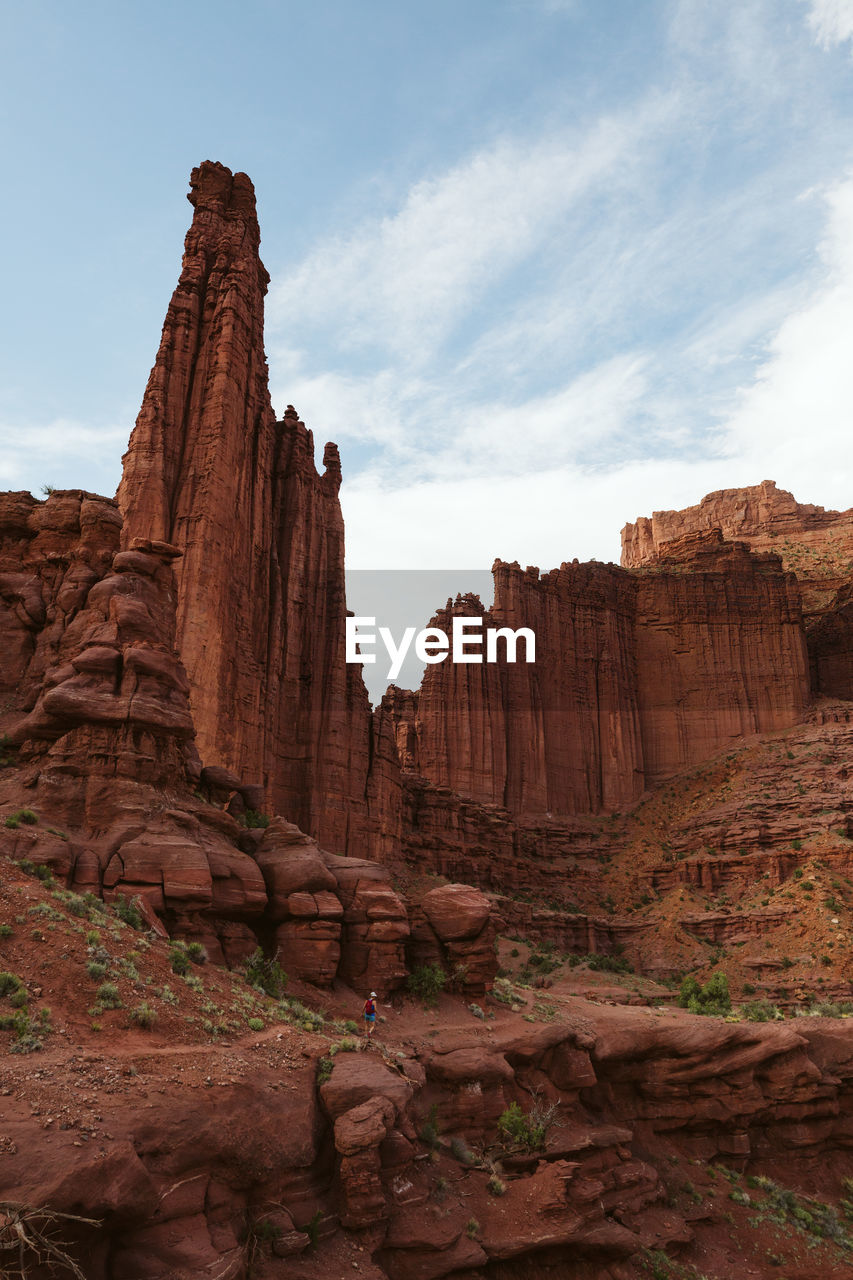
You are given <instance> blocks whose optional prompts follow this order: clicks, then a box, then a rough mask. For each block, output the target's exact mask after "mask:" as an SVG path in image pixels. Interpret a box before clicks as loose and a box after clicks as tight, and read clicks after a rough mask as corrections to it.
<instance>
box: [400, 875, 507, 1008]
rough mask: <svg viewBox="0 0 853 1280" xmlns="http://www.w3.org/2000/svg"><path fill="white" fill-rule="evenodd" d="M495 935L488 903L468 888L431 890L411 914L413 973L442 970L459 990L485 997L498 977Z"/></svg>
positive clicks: (463, 885)
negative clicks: (427, 968)
mask: <svg viewBox="0 0 853 1280" xmlns="http://www.w3.org/2000/svg"><path fill="white" fill-rule="evenodd" d="M496 936H497V930H496V928H495V918H494V913H493V911H492V906H491V903H490V901H489V899H488V898H487V897H486V896H485V895H484V894H483V893H481V892H480V890H479V889H474V888H472V887H471V885H467V884H446V885H442V886H441V887H440V888H437V889H431V890H430V891H429V893H427V894H425V895H424V897H423V898H421V900H420V902H419V903H418V904H417V906H413V908H412V939H411V944H410V946H409V956H410V960H411V964H412V967H413V968H415V967H417V966H419V965H423V964H438V965H439V966H440V967H441V968H442V969H444V970H445V972H446V973H449V974H450V977H451V982H452V985H453V987H454V989H455V990H458V991H460V992H462V993H463V994H467V995H477V996H479V995H483V994H484V992H485V991H486V990H487V989H488V988H490V987H491V985H492V983H493V981H494V977H495V973H496V972H497V967H498V964H497V959H496V956H495V939H496Z"/></svg>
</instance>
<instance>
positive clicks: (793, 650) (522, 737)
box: [381, 531, 809, 818]
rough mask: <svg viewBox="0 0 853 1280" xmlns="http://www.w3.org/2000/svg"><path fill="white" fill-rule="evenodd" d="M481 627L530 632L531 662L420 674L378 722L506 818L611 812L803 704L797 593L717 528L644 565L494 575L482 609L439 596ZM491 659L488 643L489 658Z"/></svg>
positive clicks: (442, 614)
mask: <svg viewBox="0 0 853 1280" xmlns="http://www.w3.org/2000/svg"><path fill="white" fill-rule="evenodd" d="M474 615H477V616H480V617H482V619H483V624H484V627H493V628H510V629H513V630H515V629H517V628H520V627H529V628H531V629H532V630H533V631H534V633H535V635H536V662H535V664H534V665H529V664H527V663H525V662H523V661H518V660H517V661H516V662H514V663H510V662H506V661H502V662H498V663H492V664H489V663H482V664H476V665H461V664H453V663H449V662H445V663H442V664H440V665H433V666H429V667H427V670H426V672H425V674H424V679H423V684H422V687H421V690H420V692H419V693H418V694H417V695H413V694H410V693H408V692H404V691H391V692H390V693H389V695H388V696H387V697H386V699H385V701H384V702H383V706H382V709H381V710H382V714H383V715H384V716H386V717H387V718H389V719H390V720H391V723H392V725H393V732H394V736H395V739H396V741H397V743H398V746H399V748H400V749H401V751H402V752H403V758H404V760H405V761H406V763H407V765H408V771H409V772H410V773H411V774H413V775H417V776H420V777H422V778H424V779H426V781H427V782H428V783H429V784H430V785H431V786H432V787H433V788H436V789H442V788H446V789H448V790H449V791H450V792H452V793H454V794H456V795H458V796H460V797H462V798H464V799H466V800H470V801H474V802H476V803H477V804H479V805H485V806H499V807H500V808H502V809H505V810H507V811H508V812H509V813H510V814H511V815H513V817H519V816H521V815H526V814H538V815H544V814H547V815H548V817H549V818H550V817H558V816H568V815H572V814H586V813H597V812H600V811H609V810H614V809H619V808H621V807H623V806H625V805H630V804H632V803H633V802H634V801H636V800H637V799H638V797H639V796H640V794H641V793H642V792H643V791H644V789H645V788H646V787H647V786H649V785H650V784H653V783H655V782H657V781H658V780H659V779H661V778H662V777H665V776H667V775H668V774H671V773H674V772H676V771H678V770H679V769H682V768H684V767H685V766H687V765H690V764H693V763H695V762H697V761H699V760H702V759H705V758H707V757H708V756H710V755H712V754H713V753H714V752H715V751H718V750H720V749H721V748H722V747H724V746H725V745H727V744H729V743H731V742H734V741H735V740H737V739H739V738H741V737H743V736H744V735H748V734H753V733H759V732H766V731H770V730H775V729H783V728H787V727H789V726H790V725H792V724H794V723H795V722H796V721H797V720H798V719H799V718H800V717H801V716H802V714H803V712H804V710H805V707H806V705H807V701H808V692H809V690H808V672H807V663H806V654H805V646H804V641H803V633H802V618H801V612H800V601H799V595H798V592H797V588H796V583H795V581H794V579H793V576H792V575H790V574H785V573H784V572H783V570H782V568H781V565H780V562H779V559H778V557H776V556H773V555H769V554H767V555H752V554H750V552H749V551H748V549H747V548H746V547H745V546H744V545H743V544H739V543H726V542H724V541H723V540H722V538H721V536H720V534H719V532H718V531H717V532H713V533H711V534H709V535H704V536H699V537H688V538H684V539H682V540H681V541H680V542H677V543H672V544H669V545H668V547H667V549H666V557H665V558H664V559H662V561H661V563H660V565H659V568H658V570H657V571H656V572H654V573H651V572H647V573H644V574H641V575H634V574H630V573H628V572H626V571H625V570H620V569H617V568H616V567H615V566H612V565H596V564H590V565H579V564H578V563H577V562H575V563H574V564H571V565H568V564H564V565H562V566H561V568H560V569H559V570H554V571H552V572H551V573H548V574H545V575H542V576H540V575H539V573H538V571H537V570H534V569H527V570H521V569H520V568H519V567H518V565H506V564H502V563H500V562H499V563H497V564H496V566H495V603H494V605H493V607H492V609H491V610H490V611H486V610H484V609H483V607H482V605H481V603H480V601H479V600H478V599H476V598H474V597H460V598H458V599H457V600H456V601H455V602H448V605H447V607H446V608H445V609H444V610H441V611H439V613H438V614H437V615H436V617H435V618H434V619H433V621H432V623H431V624H430V625H433V626H437V627H440V628H441V629H442V630H444V631H447V632H449V631H450V630H451V628H452V624H453V619H454V617H456V616H474ZM499 653H500V650H499Z"/></svg>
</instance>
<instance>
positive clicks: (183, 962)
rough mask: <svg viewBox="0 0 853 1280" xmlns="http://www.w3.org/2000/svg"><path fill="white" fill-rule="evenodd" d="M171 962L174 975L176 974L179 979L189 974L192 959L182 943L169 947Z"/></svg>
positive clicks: (174, 943)
mask: <svg viewBox="0 0 853 1280" xmlns="http://www.w3.org/2000/svg"><path fill="white" fill-rule="evenodd" d="M169 962H170V964H171V966H172V973H176V974H177V975H178V977H179V978H182V977H183V976H184V974H185V973H189V971H190V958H189V956H188V955H187V952H186V948H185V947H184V944H183V943H182V942H173V943H172V945H171V946H170V947H169Z"/></svg>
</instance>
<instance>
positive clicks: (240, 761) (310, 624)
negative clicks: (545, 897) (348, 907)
mask: <svg viewBox="0 0 853 1280" xmlns="http://www.w3.org/2000/svg"><path fill="white" fill-rule="evenodd" d="M190 188H191V190H190V193H189V196H188V199H189V201H190V203H191V204H192V205H193V209H194V214H193V220H192V225H191V227H190V229H189V231H188V233H187V237H186V242H185V246H184V257H183V267H182V271H181V276H180V280H179V281H178V285H177V288H176V289H175V292H174V294H173V295H172V300H171V302H170V304H169V309H168V311H167V314H166V320H165V323H164V325H163V334H162V338H161V341H160V349H159V351H158V353H157V359H156V362H155V364H154V368H153V369H152V370H151V376H150V378H149V380H148V386H147V388H146V391H145V397H144V400H143V402H142V408H141V410H140V413H139V417H138V418H137V422H136V426H135V428H134V431H133V434H132V435H131V438H130V444H129V446H128V451H127V453H126V454H125V457H124V473H123V478H122V481H121V484H120V486H119V491H118V501H119V506H120V508H121V512H122V516H123V521H124V524H123V533H122V542H123V546H124V547H126V548H129V547H131V546H132V545H133V543H134V541H135V540H136V539H139V538H144V539H154V540H159V541H163V542H166V543H170V544H173V545H175V546H176V547H178V548H179V549H180V550H181V551H182V552H183V555H182V558H181V559H180V560H179V561H178V562H177V566H176V577H177V589H178V601H177V617H178V623H177V644H178V648H179V650H180V653H181V657H182V659H183V662H184V665H185V667H186V669H187V674H188V676H189V680H190V686H191V694H190V701H191V706H192V713H193V718H194V721H195V725H196V728H197V733H198V747H199V751H200V754H201V756H202V759H203V760H204V761H205V762H206V763H216V764H224V765H226V766H227V767H229V768H230V769H232V770H233V771H234V772H235V773H237V774H239V775H240V777H241V778H242V779H243V780H245V781H249V782H258V783H261V784H262V785H263V787H264V790H265V795H266V803H267V805H268V806H269V808H270V809H272V810H274V811H276V812H280V813H282V814H284V815H286V816H287V817H288V818H289V819H290V820H292V821H294V822H296V823H298V824H299V826H300V827H302V828H303V829H304V830H306V831H308V832H310V833H311V834H312V835H315V836H316V837H317V838H318V839H319V840H320V841H321V842H322V843H324V844H326V845H327V846H328V847H329V848H330V849H332V850H334V851H336V852H339V853H344V852H349V853H355V854H365V853H367V852H374V853H380V852H381V851H382V847H383V839H384V836H383V832H385V831H386V827H388V830H389V831H390V833H391V835H393V834H395V832H396V828H395V823H398V822H399V816H398V815H399V804H398V803H397V804H396V805H395V793H394V787H395V760H394V757H393V750H392V749H389V750H386V751H384V752H383V744H382V743H381V742H380V743H377V744H374V743H373V740H372V739H373V720H372V715H371V709H370V704H369V700H368V697H367V693H366V691H365V688H364V685H363V682H362V679H361V671H360V668H356V667H352V666H350V667H348V666H347V665H346V663H345V661H344V619H345V617H346V599H345V591H344V528H343V517H342V515H341V508H340V503H339V501H338V490H339V487H340V482H341V468H340V460H339V457H338V450H337V447H336V446H335V445H334V444H327V445H326V448H325V453H324V459H323V462H324V471H323V474H322V475H320V474H319V473H318V472H317V469H316V467H315V465H314V441H313V437H312V434H311V432H310V431H308V430H307V429H306V427H305V425H304V423H302V422H300V421H299V418H298V415H297V413H296V411H295V410H294V409H293V408H292V406H288V408H287V411H286V412H285V414H284V418H283V420H282V421H276V416H275V413H274V412H273V408H272V404H271V402H270V395H269V386H268V369H267V362H266V356H265V353H264V296H265V294H266V290H267V284H268V283H269V276H268V275H267V272H266V270H265V269H264V265H263V263H262V262H261V259H260V256H259V246H260V231H259V228H258V220H257V216H256V212H255V195H254V189H253V187H252V183H251V182H250V180H249V178H248V177H247V176H246V175H245V174H243V173H236V174H233V175H232V173H231V172H230V170H229V169H226V168H225V167H224V166H223V165H221V164H215V163H212V162H210V161H206V162H205V163H204V164H202V165H200V166H199V167H198V168H197V169H194V170H193V172H192V176H191V178H190ZM375 757H378V759H377V769H376V770H375V771H374V775H376V774H379V775H380V776H381V778H382V787H383V794H382V796H381V797H379V796H378V795H376V794H375V788H376V786H377V785H378V784H377V783H376V777H375V776H374V778H373V781H371V779H370V777H369V773H370V763H371V759H373V758H375ZM388 788H390V791H389V790H388ZM371 802H373V805H374V810H375V814H374V820H373V822H372V823H371V822H370V821H369V809H370V807H371ZM379 814H381V817H380V816H377V815H379ZM388 824H390V826H388ZM369 827H370V828H371V829H372V831H373V835H372V836H371V837H368V829H369Z"/></svg>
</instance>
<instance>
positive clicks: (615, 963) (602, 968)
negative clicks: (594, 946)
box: [580, 951, 634, 973]
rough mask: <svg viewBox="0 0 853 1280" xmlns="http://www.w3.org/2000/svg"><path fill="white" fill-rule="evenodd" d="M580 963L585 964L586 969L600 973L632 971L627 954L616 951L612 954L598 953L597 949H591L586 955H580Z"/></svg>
mask: <svg viewBox="0 0 853 1280" xmlns="http://www.w3.org/2000/svg"><path fill="white" fill-rule="evenodd" d="M580 963H581V964H585V965H586V967H587V968H588V969H594V970H596V971H599V972H602V973H633V972H634V970H633V967H632V965H631V963H630V961H629V960H628V958H627V956H623V955H619V954H618V953H617V954H615V955H612V956H603V955H600V954H599V953H598V952H597V951H591V952H590V953H589V954H588V955H585V956H581V957H580Z"/></svg>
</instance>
